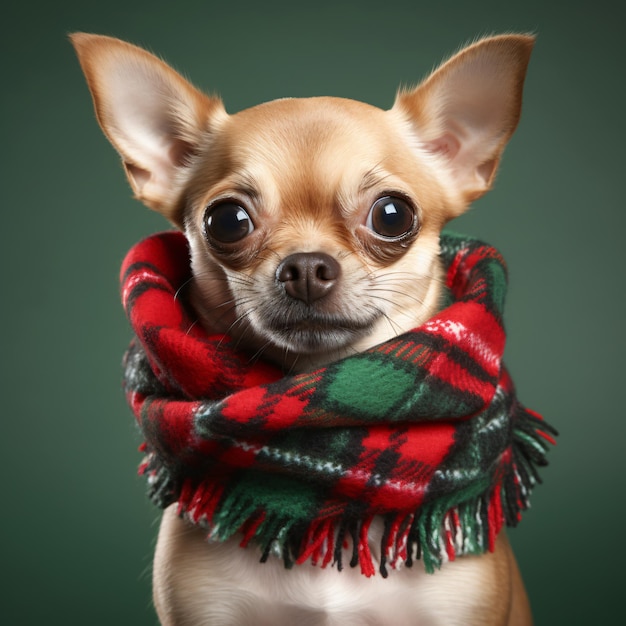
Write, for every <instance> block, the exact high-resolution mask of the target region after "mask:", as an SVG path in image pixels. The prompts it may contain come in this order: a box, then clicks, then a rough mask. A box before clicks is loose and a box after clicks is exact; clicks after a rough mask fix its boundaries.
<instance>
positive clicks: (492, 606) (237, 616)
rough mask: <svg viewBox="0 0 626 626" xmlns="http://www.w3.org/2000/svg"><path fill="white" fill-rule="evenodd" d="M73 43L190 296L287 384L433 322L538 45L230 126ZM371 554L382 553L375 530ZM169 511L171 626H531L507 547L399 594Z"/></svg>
mask: <svg viewBox="0 0 626 626" xmlns="http://www.w3.org/2000/svg"><path fill="white" fill-rule="evenodd" d="M72 41H73V43H74V45H75V47H76V49H77V52H78V55H79V58H80V62H81V65H82V67H83V70H84V72H85V74H86V76H87V80H88V83H89V87H90V89H91V92H92V94H93V98H94V102H95V107H96V113H97V116H98V120H99V121H100V124H101V126H102V128H103V130H104V132H105V133H106V135H107V136H108V138H109V139H110V140H111V142H112V143H113V145H114V146H115V147H116V148H117V150H118V151H119V153H120V154H121V156H122V159H123V161H124V166H125V168H126V172H127V175H128V178H129V180H130V183H131V186H132V188H133V190H134V192H135V194H136V196H137V198H139V199H140V200H142V201H143V202H144V203H145V204H147V205H148V206H149V207H151V208H152V209H155V210H156V211H158V212H160V213H161V214H163V215H164V216H165V217H166V218H167V219H169V220H170V221H171V222H172V223H173V224H175V225H176V226H177V227H179V228H180V229H182V230H183V231H184V232H185V234H186V236H187V238H188V240H189V243H190V246H191V251H192V267H193V272H194V276H195V279H194V282H193V284H192V285H191V286H190V289H191V292H190V298H191V301H192V303H193V306H194V307H195V310H196V311H197V313H198V315H199V317H200V319H201V321H202V323H203V324H204V325H205V326H206V328H207V330H208V331H210V332H215V331H219V332H227V333H229V334H231V335H233V336H235V337H236V338H237V339H238V340H239V342H240V343H241V345H242V346H243V347H245V348H248V349H252V350H255V351H257V352H259V353H262V354H263V356H264V358H268V359H272V360H273V361H274V362H276V363H278V364H280V365H282V366H283V367H284V368H285V369H286V370H294V369H295V370H303V369H306V368H309V367H311V366H315V365H321V364H323V363H326V362H328V361H331V360H334V359H336V358H339V357H341V356H344V355H346V354H349V353H352V352H354V351H359V350H363V349H365V348H367V347H369V346H372V345H375V344H377V343H379V342H382V341H384V340H386V339H389V338H390V337H392V336H394V335H396V334H399V333H401V332H404V331H406V330H409V329H411V328H413V327H415V326H417V325H419V324H420V323H422V322H424V321H425V320H426V319H428V318H429V317H431V316H432V315H433V313H434V312H436V310H437V308H438V306H439V295H440V287H441V279H440V274H441V270H440V267H439V259H438V250H439V234H440V232H441V229H442V227H443V226H444V225H445V224H446V223H447V222H448V221H449V220H451V219H452V218H454V217H456V216H458V215H460V214H461V213H462V212H463V211H465V209H466V207H467V206H468V204H469V203H470V202H471V201H473V200H474V199H476V198H478V197H479V196H481V195H482V194H483V193H485V192H486V191H487V190H488V189H489V188H490V186H491V184H492V181H493V179H494V175H495V173H496V169H497V166H498V162H499V160H500V156H501V154H502V150H503V148H504V146H505V144H506V142H507V141H508V139H509V138H510V136H511V134H512V133H513V131H514V129H515V127H516V125H517V122H518V119H519V115H520V108H521V99H522V85H523V81H524V76H525V72H526V67H527V64H528V60H529V56H530V53H531V49H532V46H533V38H532V37H530V36H522V35H506V36H499V37H492V38H487V39H483V40H481V41H478V42H477V43H475V44H473V45H471V46H469V47H467V48H465V49H464V50H462V51H461V52H460V53H458V54H457V55H455V56H454V57H453V58H452V59H450V60H449V61H447V62H446V63H445V64H443V65H442V66H441V67H440V68H439V69H437V70H436V71H435V72H434V73H433V74H432V75H431V76H430V77H429V78H428V79H427V80H426V81H424V82H423V83H422V84H421V85H420V86H419V87H417V88H416V89H414V90H411V91H405V92H402V93H400V94H399V95H398V97H397V100H396V103H395V104H394V106H393V108H392V109H391V110H389V111H382V110H380V109H377V108H375V107H372V106H369V105H366V104H362V103H359V102H354V101H351V100H343V99H338V98H311V99H293V100H290V99H287V100H278V101H275V102H270V103H267V104H262V105H260V106H256V107H254V108H252V109H249V110H246V111H243V112H240V113H238V114H236V115H232V116H231V115H228V114H227V113H226V112H225V110H224V108H223V106H222V104H221V101H220V100H219V99H218V98H213V97H208V96H206V95H203V94H202V93H200V92H199V91H197V90H196V89H195V88H194V87H192V86H191V85H190V84H189V83H188V82H187V81H185V80H184V79H183V78H182V77H181V76H179V75H178V74H177V73H176V72H174V71H173V70H172V69H171V68H170V67H168V66H167V65H165V64H164V63H163V62H161V61H160V60H158V59H156V58H155V57H154V56H152V55H151V54H149V53H147V52H145V51H144V50H141V49H139V48H136V47H134V46H131V45H129V44H127V43H124V42H122V41H119V40H116V39H111V38H108V37H101V36H95V35H87V34H76V35H74V36H73V37H72ZM371 532H372V542H371V543H372V551H375V550H376V549H377V546H378V545H380V541H379V540H378V541H377V539H376V537H375V535H376V534H377V533H378V535H379V534H380V532H381V529H380V527H378V528H377V527H376V526H375V525H374V526H373V530H372V531H371ZM258 561H259V554H257V553H256V552H255V551H254V549H251V548H249V549H245V550H244V549H241V548H239V547H238V545H237V542H236V541H234V540H233V541H228V542H226V543H222V544H210V543H208V542H207V541H206V539H205V533H203V532H202V531H201V530H199V529H197V528H195V527H190V526H188V525H187V524H186V523H185V522H184V521H183V520H181V519H179V518H177V516H176V514H175V511H174V509H173V508H171V507H170V509H168V510H166V511H165V514H164V516H163V521H162V525H161V530H160V533H159V539H158V544H157V548H156V555H155V562H154V600H155V604H156V609H157V612H158V615H159V618H160V619H161V621H162V623H163V624H175V625H177V626H182V625H187V624H189V625H203V624H218V625H230V624H232V625H238V626H242V625H248V624H250V625H251V624H255V625H260V624H268V625H270V624H271V625H272V626H280V625H291V624H298V625H299V626H305V625H307V624H311V625H313V624H315V625H321V624H340V625H342V626H345V625H348V624H360V625H362V624H389V625H393V626H402V625H409V624H410V625H413V624H445V625H446V626H450V625H452V624H458V625H463V626H469V625H472V624H476V625H481V626H485V625H506V624H508V625H514V624H516V625H526V624H530V623H531V617H530V611H529V608H528V603H527V600H526V594H525V591H524V588H523V585H522V582H521V579H520V576H519V572H518V569H517V566H516V563H515V559H514V557H513V555H512V552H511V549H510V547H509V544H508V542H507V540H506V537H505V536H504V534H503V533H502V534H501V536H500V538H499V540H498V543H497V547H496V551H495V553H493V554H487V555H485V556H481V557H463V558H460V559H457V560H456V561H455V562H453V563H448V564H445V565H444V566H443V568H442V570H441V571H440V572H438V573H436V574H434V575H427V574H426V573H425V572H424V571H423V568H422V567H421V564H420V563H419V562H418V563H417V564H416V565H415V566H414V567H413V568H404V569H401V570H399V571H396V572H392V573H391V575H390V577H389V578H388V579H383V578H381V577H380V576H375V577H373V578H366V577H364V576H362V575H361V574H360V572H358V571H356V570H348V571H343V572H338V571H336V570H335V569H332V568H328V569H320V568H316V567H309V566H304V565H303V566H298V567H296V568H295V569H293V570H289V571H287V570H285V569H284V567H283V565H282V563H280V562H278V561H271V560H270V562H268V563H266V564H261V563H259V562H258Z"/></svg>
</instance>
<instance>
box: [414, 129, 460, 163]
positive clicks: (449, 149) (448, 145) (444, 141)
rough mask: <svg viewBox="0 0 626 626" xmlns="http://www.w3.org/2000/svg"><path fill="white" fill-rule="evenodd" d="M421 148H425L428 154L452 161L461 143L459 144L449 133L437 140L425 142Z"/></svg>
mask: <svg viewBox="0 0 626 626" xmlns="http://www.w3.org/2000/svg"><path fill="white" fill-rule="evenodd" d="M423 146H424V148H426V150H428V152H432V153H433V154H438V155H441V156H442V157H445V158H446V159H448V160H449V161H451V160H452V159H454V157H455V156H456V155H457V154H458V152H459V150H460V149H461V143H460V142H459V140H458V139H457V138H456V137H455V136H454V135H451V134H450V133H446V134H445V135H442V136H441V137H439V138H437V139H432V140H431V141H426V142H424V144H423Z"/></svg>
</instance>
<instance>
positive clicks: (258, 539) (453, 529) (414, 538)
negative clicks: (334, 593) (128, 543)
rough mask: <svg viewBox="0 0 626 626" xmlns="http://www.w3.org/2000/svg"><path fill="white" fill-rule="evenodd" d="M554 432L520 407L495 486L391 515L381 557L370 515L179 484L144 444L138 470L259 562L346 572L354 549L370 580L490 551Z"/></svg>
mask: <svg viewBox="0 0 626 626" xmlns="http://www.w3.org/2000/svg"><path fill="white" fill-rule="evenodd" d="M557 435H558V433H557V431H556V429H554V428H553V427H552V426H550V425H549V424H547V423H546V422H545V421H544V420H543V419H542V418H541V416H539V415H538V414H537V413H535V412H533V411H531V410H529V409H526V408H524V407H522V406H521V405H519V406H518V407H517V410H516V419H515V420H514V426H513V442H512V445H511V446H510V447H509V448H507V450H505V452H504V453H503V455H502V456H501V458H500V460H499V465H500V467H499V468H498V469H496V471H495V472H494V474H493V475H494V476H495V479H494V480H492V481H491V482H492V483H493V484H490V483H489V481H486V480H485V479H482V480H479V481H476V482H474V483H472V484H471V485H469V486H468V487H466V488H465V489H463V490H462V491H461V492H455V493H454V494H452V495H451V496H449V497H447V498H446V497H441V496H440V497H439V498H437V499H436V500H435V501H433V502H432V503H426V504H424V505H422V506H421V507H420V509H419V511H418V512H417V513H406V512H400V513H397V514H387V515H386V516H385V517H384V530H383V534H382V538H381V541H380V557H379V558H376V557H375V555H373V554H372V550H371V542H370V540H369V529H370V525H371V523H372V521H373V519H374V518H373V516H370V517H368V518H366V519H360V518H359V517H354V516H352V515H350V514H349V513H348V514H345V515H344V516H343V517H340V518H334V517H328V518H325V519H321V520H320V519H317V520H315V521H313V522H311V523H309V524H302V523H298V522H297V521H294V520H293V518H291V517H290V516H289V515H279V514H270V513H268V511H267V510H263V511H260V510H259V508H258V503H257V502H255V501H254V500H253V499H252V498H246V497H239V496H232V495H231V494H228V493H225V492H224V489H223V487H221V486H219V485H217V484H212V483H211V482H209V481H203V480H198V479H197V478H195V479H194V478H190V477H187V478H185V479H184V480H183V481H182V482H177V481H176V480H175V479H174V478H173V473H172V472H170V471H169V470H168V469H167V467H166V466H165V465H163V464H162V463H161V462H160V461H159V460H158V457H157V456H156V455H155V454H154V452H152V451H150V450H149V449H148V447H147V446H146V445H145V444H144V445H143V446H142V447H141V448H140V449H141V450H142V451H143V452H146V457H145V459H144V462H143V463H142V465H141V466H140V468H139V473H140V474H142V475H146V476H147V478H148V486H149V488H148V495H149V497H150V499H151V500H152V501H153V502H154V504H156V505H157V506H159V507H160V508H165V507H167V506H169V505H170V504H172V503H173V502H176V501H177V502H178V514H179V516H181V517H184V518H186V519H188V520H189V521H191V522H192V523H193V524H196V525H200V526H203V527H205V528H207V529H210V532H209V534H208V537H207V538H208V540H209V541H226V540H228V539H230V538H232V537H234V536H235V535H240V536H241V537H242V539H241V544H240V545H241V547H243V548H245V547H247V546H248V545H249V544H251V543H253V544H256V545H257V546H259V547H260V549H261V552H262V556H261V559H260V560H261V562H265V561H267V559H268V558H269V557H270V555H274V556H277V557H280V558H282V560H283V562H284V564H285V567H287V568H291V567H292V566H293V565H294V564H298V565H299V564H302V563H305V562H306V561H308V560H310V561H311V563H312V564H313V565H317V566H321V567H327V566H328V565H332V566H335V567H337V569H338V570H340V571H341V570H342V569H343V567H344V561H345V556H346V552H347V553H348V554H350V550H351V554H350V561H349V565H350V567H356V566H360V568H361V572H362V574H363V575H365V576H368V577H369V576H373V575H375V574H376V570H377V569H378V572H379V573H380V575H381V576H383V577H384V578H386V577H387V576H388V573H389V572H388V567H391V568H393V569H398V568H400V567H402V566H406V567H411V566H412V565H413V563H414V562H415V561H416V560H421V561H423V565H424V568H425V570H426V572H428V573H433V572H434V571H435V570H436V569H439V568H440V567H441V566H442V564H443V563H445V562H446V561H454V560H455V558H456V557H457V556H460V555H468V554H483V553H485V552H486V551H490V552H493V550H494V549H495V543H496V538H497V536H498V533H499V532H500V530H501V529H502V527H503V526H504V525H507V526H517V524H518V523H519V522H520V520H521V516H522V512H523V511H525V510H526V509H528V508H529V507H530V495H531V492H532V490H533V488H534V487H535V485H537V484H538V483H541V479H540V477H539V474H538V471H537V468H538V467H542V466H545V465H547V464H548V463H547V460H546V453H547V452H548V450H549V447H550V445H554V444H555V441H554V437H555V436H557ZM377 564H378V568H377V567H376V566H377Z"/></svg>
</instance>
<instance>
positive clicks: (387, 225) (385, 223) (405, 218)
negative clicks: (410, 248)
mask: <svg viewBox="0 0 626 626" xmlns="http://www.w3.org/2000/svg"><path fill="white" fill-rule="evenodd" d="M414 225H415V211H414V210H413V208H412V207H411V205H410V204H409V203H408V202H406V201H405V200H402V198H394V197H393V196H385V197H384V198H379V199H378V200H376V202H374V204H373V205H372V208H371V209H370V212H369V215H368V216H367V222H366V226H367V227H368V228H369V229H370V230H373V231H374V232H375V233H376V234H377V235H380V236H381V237H385V238H386V239H397V238H399V237H402V236H403V235H406V234H408V233H410V232H411V231H412V230H413V227H414Z"/></svg>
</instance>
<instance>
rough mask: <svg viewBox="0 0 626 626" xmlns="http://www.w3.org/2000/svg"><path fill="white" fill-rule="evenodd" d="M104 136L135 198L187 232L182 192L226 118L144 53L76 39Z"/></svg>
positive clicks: (218, 106)
mask: <svg viewBox="0 0 626 626" xmlns="http://www.w3.org/2000/svg"><path fill="white" fill-rule="evenodd" d="M70 38H71V41H72V43H73V44H74V47H75V49H76V52H77V54H78V58H79V61H80V64H81V67H82V68H83V71H84V73H85V76H86V78H87V83H88V84H89V89H90V91H91V94H92V97H93V101H94V106H95V109H96V115H97V118H98V121H99V122H100V126H102V129H103V131H104V132H105V134H106V135H107V137H108V138H109V140H110V141H111V143H112V144H113V145H114V147H115V148H116V149H117V151H118V152H119V153H120V155H121V156H122V159H123V161H124V167H125V169H126V173H127V175H128V179H129V181H130V184H131V186H132V188H133V191H134V192H135V195H136V197H137V198H138V199H139V200H141V201H143V202H144V203H145V204H147V205H148V206H149V207H150V208H152V209H154V210H156V211H159V212H160V213H162V214H163V215H165V217H167V218H168V219H169V220H170V221H172V222H173V223H175V224H177V225H179V226H180V220H181V216H180V207H179V206H178V205H179V203H180V192H181V190H182V189H183V187H184V185H185V183H186V182H187V180H188V176H189V173H190V171H189V170H190V167H189V166H190V163H191V160H192V157H193V155H194V154H195V153H196V152H197V151H198V149H199V146H200V145H201V143H202V141H203V139H206V136H207V134H208V133H210V132H211V129H212V128H215V127H216V126H218V125H219V124H220V122H222V121H223V120H224V119H225V118H226V117H227V115H226V112H225V111H224V108H223V106H222V103H221V100H219V98H212V97H209V96H206V95H204V94H203V93H201V92H200V91H198V90H197V89H195V88H194V87H193V86H192V85H190V84H189V83H188V82H187V81H186V80H185V79H184V78H182V76H180V75H179V74H177V73H176V72H175V71H174V70H173V69H172V68H170V67H169V66H168V65H166V64H165V63H163V61H161V60H159V59H157V58H156V57H155V56H153V55H152V54H150V53H148V52H146V51H145V50H143V49H141V48H138V47H136V46H133V45H131V44H128V43H125V42H123V41H120V40H119V39H114V38H111V37H104V36H100V35H90V34H85V33H76V34H73V35H71V36H70Z"/></svg>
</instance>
